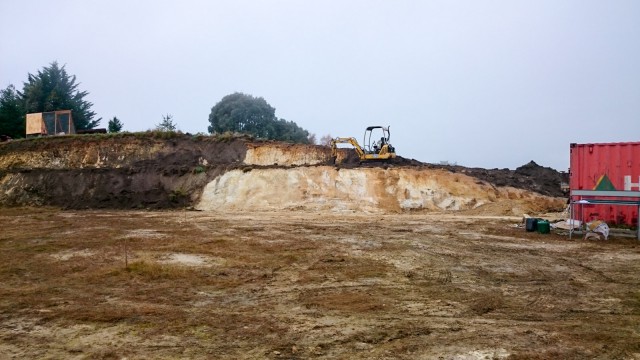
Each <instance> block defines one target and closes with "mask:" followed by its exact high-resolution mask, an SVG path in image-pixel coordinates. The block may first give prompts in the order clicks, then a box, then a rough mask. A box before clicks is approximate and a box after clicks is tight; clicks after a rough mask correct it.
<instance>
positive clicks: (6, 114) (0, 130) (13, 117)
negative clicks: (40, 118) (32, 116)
mask: <svg viewBox="0 0 640 360" xmlns="http://www.w3.org/2000/svg"><path fill="white" fill-rule="evenodd" d="M21 104H22V102H21V100H20V96H18V93H17V92H16V89H15V87H14V86H13V85H9V86H7V88H6V89H4V90H1V91H0V135H8V136H11V137H12V138H14V139H17V138H22V137H24V136H25V117H24V112H23V110H22V106H21Z"/></svg>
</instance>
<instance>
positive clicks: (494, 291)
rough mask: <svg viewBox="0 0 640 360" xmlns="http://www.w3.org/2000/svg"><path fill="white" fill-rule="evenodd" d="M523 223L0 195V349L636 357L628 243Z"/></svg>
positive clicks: (638, 284) (639, 310)
mask: <svg viewBox="0 0 640 360" xmlns="http://www.w3.org/2000/svg"><path fill="white" fill-rule="evenodd" d="M519 222H520V219H518V218H507V217H481V216H473V215H468V214H467V215H464V214H450V213H429V214H425V213H410V214H394V215H381V214H375V215H367V214H349V213H348V214H336V213H298V212H293V211H292V212H270V213H235V214H234V213H232V214H223V213H212V212H193V211H172V212H152V211H113V210H111V211H79V212H77V211H60V210H56V209H50V208H13V209H11V208H10V209H0V226H1V228H2V232H1V233H0V279H2V281H1V282H0V358H3V359H7V358H8V359H11V358H15V359H22V358H45V359H62V358H64V359H122V358H128V359H163V358H165V359H169V358H171V359H173V358H193V359H211V358H227V359H239V358H246V359H265V358H266V359H281V358H282V359H305V358H327V359H328V358H343V359H396V358H397V359H504V358H507V359H585V358H590V359H640V276H638V274H639V273H640V244H639V242H638V241H637V240H634V239H630V238H622V237H616V236H615V235H614V236H613V237H612V238H611V239H610V240H609V241H600V242H594V241H583V240H580V239H575V238H574V239H573V240H569V238H568V236H566V235H559V234H547V235H543V234H537V233H527V232H525V231H524V230H523V229H522V228H516V227H514V225H515V224H518V223H519ZM125 245H126V248H127V259H126V261H127V263H128V266H125V252H124V248H125Z"/></svg>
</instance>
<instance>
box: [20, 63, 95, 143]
mask: <svg viewBox="0 0 640 360" xmlns="http://www.w3.org/2000/svg"><path fill="white" fill-rule="evenodd" d="M79 85H80V84H79V83H76V76H75V75H71V76H70V75H69V74H68V73H67V70H66V69H65V65H63V66H59V65H58V62H57V61H54V62H52V63H51V64H50V65H49V66H45V67H44V68H43V69H42V70H38V73H37V74H36V75H33V74H29V79H28V81H27V82H25V83H24V87H23V89H22V92H19V95H20V97H21V98H22V101H23V105H24V110H25V113H36V112H46V111H56V110H71V114H72V116H73V122H74V123H75V126H76V130H84V129H93V128H95V127H96V126H98V124H99V123H100V120H101V119H94V117H95V115H96V113H95V112H93V111H91V107H92V106H93V104H92V103H90V102H89V101H86V100H84V98H85V97H86V96H87V95H88V94H89V93H88V92H87V91H79V90H78V86H79Z"/></svg>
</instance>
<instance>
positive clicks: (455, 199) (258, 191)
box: [196, 166, 562, 215]
mask: <svg viewBox="0 0 640 360" xmlns="http://www.w3.org/2000/svg"><path fill="white" fill-rule="evenodd" d="M498 201H515V202H533V203H544V204H545V205H547V206H556V207H560V208H561V207H562V200H558V199H554V198H549V197H545V196H542V195H536V194H532V193H530V192H527V191H523V190H519V189H515V188H509V187H503V188H495V187H493V186H491V185H489V184H486V183H481V182H478V181H477V180H476V179H474V178H471V177H469V176H466V175H462V174H455V173H451V172H448V171H444V170H439V169H412V168H388V169H384V168H357V169H336V168H334V167H329V166H319V167H299V168H292V169H278V168H274V169H253V170H251V171H242V170H233V171H229V172H227V173H224V174H222V175H220V176H218V177H217V178H216V179H214V180H213V181H212V182H210V183H209V184H207V185H206V186H205V188H204V190H203V193H202V197H201V200H200V202H199V203H198V204H197V206H196V208H198V209H200V210H248V211H268V210H278V209H301V210H302V209H303V210H313V211H321V210H330V211H344V210H351V211H364V212H376V211H392V212H398V211H407V210H452V211H458V210H470V209H476V208H479V207H482V206H483V205H485V204H490V203H494V202H498ZM502 212H507V213H508V212H509V211H508V210H503V211H502ZM514 215H520V214H514Z"/></svg>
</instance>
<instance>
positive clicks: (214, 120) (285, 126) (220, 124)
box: [208, 92, 309, 143]
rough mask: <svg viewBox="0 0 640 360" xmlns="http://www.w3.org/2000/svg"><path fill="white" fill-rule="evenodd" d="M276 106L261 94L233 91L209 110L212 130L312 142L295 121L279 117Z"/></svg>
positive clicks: (210, 130)
mask: <svg viewBox="0 0 640 360" xmlns="http://www.w3.org/2000/svg"><path fill="white" fill-rule="evenodd" d="M275 112H276V109H275V108H273V107H272V106H271V105H269V103H267V101H266V100H265V99H263V98H261V97H254V96H251V95H247V94H243V93H238V92H236V93H233V94H230V95H227V96H225V97H223V98H222V100H220V101H219V102H218V103H217V104H216V105H215V106H214V107H213V108H211V113H210V114H209V123H210V125H209V128H208V129H209V132H210V133H223V132H226V131H231V132H239V133H246V134H251V135H253V136H255V137H258V138H263V139H271V140H281V141H289V142H298V143H309V132H308V131H307V130H304V129H302V128H301V127H299V126H298V125H297V124H296V123H294V122H293V121H287V120H284V119H278V118H277V117H276V116H275Z"/></svg>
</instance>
